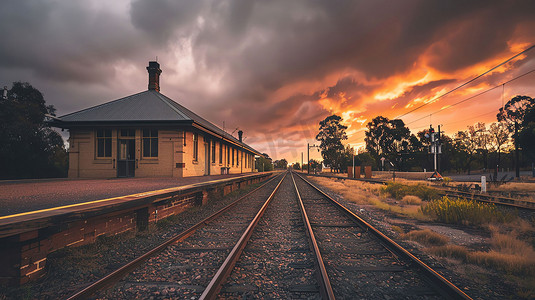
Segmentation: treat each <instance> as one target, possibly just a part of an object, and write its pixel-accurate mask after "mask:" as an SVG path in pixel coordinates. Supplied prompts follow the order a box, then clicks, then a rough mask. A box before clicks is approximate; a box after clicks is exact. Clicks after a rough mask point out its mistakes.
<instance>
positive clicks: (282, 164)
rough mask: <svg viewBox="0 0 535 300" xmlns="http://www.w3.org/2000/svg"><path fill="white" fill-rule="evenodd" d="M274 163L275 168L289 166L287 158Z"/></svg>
mask: <svg viewBox="0 0 535 300" xmlns="http://www.w3.org/2000/svg"><path fill="white" fill-rule="evenodd" d="M273 164H274V165H275V169H287V168H288V161H287V160H286V159H285V158H283V159H280V160H276V161H275V162H273Z"/></svg>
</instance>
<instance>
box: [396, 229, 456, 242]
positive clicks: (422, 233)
mask: <svg viewBox="0 0 535 300" xmlns="http://www.w3.org/2000/svg"><path fill="white" fill-rule="evenodd" d="M404 237H405V238H407V239H409V240H412V241H416V242H418V243H420V244H422V245H425V246H444V245H446V244H447V243H448V242H449V239H448V238H447V237H446V236H443V235H442V234H440V233H436V232H434V231H432V230H430V229H427V228H426V229H423V230H413V231H411V232H409V233H407V234H405V235H404Z"/></svg>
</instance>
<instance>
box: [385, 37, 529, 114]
mask: <svg viewBox="0 0 535 300" xmlns="http://www.w3.org/2000/svg"><path fill="white" fill-rule="evenodd" d="M533 48H535V45H532V46H531V47H529V48H527V49H525V50H524V51H522V52H519V53H517V54H516V55H514V56H513V57H511V58H509V59H507V60H506V61H503V62H501V63H500V64H498V65H496V66H494V67H493V68H491V69H489V70H487V71H485V72H483V73H482V74H479V75H478V76H476V77H474V78H472V79H470V80H468V81H467V82H465V83H463V84H461V85H459V86H457V87H456V88H454V89H452V90H450V91H448V92H446V93H444V94H442V95H439V96H437V97H435V98H433V99H432V100H431V101H429V102H427V103H424V104H422V105H420V106H418V107H415V108H414V109H412V110H410V111H408V112H406V113H404V114H401V115H399V116H397V117H395V118H394V119H399V118H401V117H404V116H406V115H408V114H410V113H412V112H414V111H416V110H418V109H420V108H422V107H424V106H426V105H429V104H431V103H433V102H435V101H436V100H438V99H440V98H442V97H444V96H446V95H448V94H451V93H453V92H454V91H456V90H458V89H460V88H462V87H463V86H465V85H467V84H469V83H471V82H473V81H475V80H477V79H479V78H481V77H483V76H485V75H486V74H488V73H490V72H492V71H494V70H495V69H497V68H499V67H501V66H503V65H504V64H506V63H508V62H509V61H511V60H513V59H515V58H516V57H518V56H520V55H522V54H524V53H526V52H528V51H529V50H531V49H533Z"/></svg>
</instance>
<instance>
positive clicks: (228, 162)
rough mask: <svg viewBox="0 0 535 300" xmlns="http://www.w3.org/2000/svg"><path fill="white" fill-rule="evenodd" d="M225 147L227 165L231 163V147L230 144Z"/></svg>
mask: <svg viewBox="0 0 535 300" xmlns="http://www.w3.org/2000/svg"><path fill="white" fill-rule="evenodd" d="M225 149H226V150H227V166H228V165H229V164H230V149H229V148H228V146H226V147H225Z"/></svg>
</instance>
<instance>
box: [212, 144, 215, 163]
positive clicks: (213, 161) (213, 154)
mask: <svg viewBox="0 0 535 300" xmlns="http://www.w3.org/2000/svg"><path fill="white" fill-rule="evenodd" d="M212 163H214V164H215V141H212Z"/></svg>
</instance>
